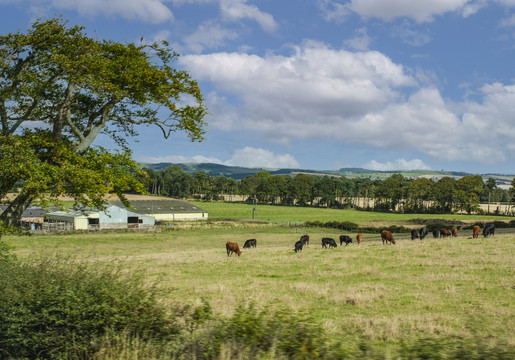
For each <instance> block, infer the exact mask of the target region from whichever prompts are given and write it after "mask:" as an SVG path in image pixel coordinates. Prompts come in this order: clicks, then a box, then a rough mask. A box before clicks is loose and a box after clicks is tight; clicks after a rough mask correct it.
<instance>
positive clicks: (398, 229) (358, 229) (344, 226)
mask: <svg viewBox="0 0 515 360" xmlns="http://www.w3.org/2000/svg"><path fill="white" fill-rule="evenodd" d="M304 225H305V226H306V227H325V228H330V229H339V230H345V231H350V232H354V233H365V234H379V233H381V231H383V230H388V231H391V232H392V233H409V232H410V231H411V230H410V229H408V228H406V227H404V226H398V225H388V226H385V227H374V226H359V225H358V224H355V223H352V222H350V221H342V222H338V221H328V222H321V221H306V222H305V223H304Z"/></svg>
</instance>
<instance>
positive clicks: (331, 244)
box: [322, 238, 337, 249]
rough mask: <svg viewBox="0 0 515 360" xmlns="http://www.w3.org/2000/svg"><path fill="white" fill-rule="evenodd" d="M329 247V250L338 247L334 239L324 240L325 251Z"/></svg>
mask: <svg viewBox="0 0 515 360" xmlns="http://www.w3.org/2000/svg"><path fill="white" fill-rule="evenodd" d="M327 246H329V248H332V247H334V248H335V247H337V246H336V241H334V239H331V238H322V247H323V248H324V249H325V248H327Z"/></svg>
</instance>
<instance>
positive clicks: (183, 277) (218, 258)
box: [4, 203, 515, 347]
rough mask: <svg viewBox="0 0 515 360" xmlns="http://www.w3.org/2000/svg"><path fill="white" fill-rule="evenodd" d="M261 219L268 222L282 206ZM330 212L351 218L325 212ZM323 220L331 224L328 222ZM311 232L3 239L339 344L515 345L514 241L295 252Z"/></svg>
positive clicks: (20, 249) (316, 236)
mask: <svg viewBox="0 0 515 360" xmlns="http://www.w3.org/2000/svg"><path fill="white" fill-rule="evenodd" d="M204 204H205V203H202V205H204ZM199 205H200V204H199ZM210 206H212V207H208V206H202V207H203V208H204V209H206V210H208V211H210V212H211V211H213V212H215V209H223V208H224V207H223V206H221V205H220V204H210ZM236 208H238V209H246V208H245V207H244V206H243V205H236V206H234V205H231V211H235V212H236V211H237V210H236ZM258 209H261V211H262V214H265V213H266V211H272V210H273V209H279V208H277V207H261V206H260V207H259V208H258ZM315 210H316V209H303V208H292V209H284V210H283V211H284V214H281V215H276V217H273V218H271V219H270V220H272V219H273V220H274V221H277V220H281V219H282V220H286V219H291V218H290V217H289V215H291V214H295V215H298V218H297V219H298V220H305V219H306V218H304V217H302V216H307V215H308V214H310V213H311V214H315V213H316V211H315ZM258 211H259V210H258ZM297 211H298V212H297ZM302 211H308V212H306V213H303V212H302ZM326 211H327V212H330V213H333V214H335V212H336V213H338V214H353V212H352V211H342V210H326V209H318V212H320V213H325V212H326ZM227 214H228V212H225V213H222V214H221V215H217V214H216V213H215V214H213V215H212V217H218V216H219V217H220V218H224V217H226V216H227ZM270 214H271V212H270ZM365 215H369V214H367V213H361V212H360V213H357V214H356V215H355V217H354V218H351V219H346V220H350V221H360V219H363V216H365ZM370 215H373V214H370ZM379 215H380V216H385V217H386V216H392V215H389V214H379ZM270 216H271V215H270ZM319 216H320V217H321V218H319V219H321V220H323V219H325V218H324V216H325V214H323V215H319ZM376 216H377V215H376ZM243 217H244V216H243ZM372 219H373V218H372ZM267 220H268V219H267ZM305 231H307V230H306V229H302V228H294V227H288V226H281V225H266V224H261V225H260V224H257V225H255V224H248V225H245V224H243V225H240V226H238V227H227V228H224V227H217V226H211V225H209V224H206V226H204V227H203V228H199V229H196V230H177V231H163V232H160V233H109V234H108V233H90V234H72V235H40V236H31V237H14V236H5V237H4V240H5V241H7V242H8V243H10V244H12V245H14V246H15V253H16V254H17V255H18V257H19V258H22V259H23V258H30V257H41V256H55V254H59V256H62V257H66V258H71V259H77V260H78V261H87V262H91V263H93V264H99V265H100V264H104V263H113V262H114V263H118V264H119V266H121V267H122V268H123V269H125V270H127V271H131V272H138V273H143V275H144V276H145V278H146V279H147V281H148V283H149V284H150V283H157V284H158V287H159V289H161V290H162V293H161V294H162V295H160V296H161V301H162V302H164V303H180V304H192V305H199V304H201V303H202V301H203V300H207V301H208V302H209V303H210V304H211V305H212V307H213V311H214V312H215V313H216V314H219V315H222V316H229V315H231V314H233V312H234V309H235V308H236V307H238V306H239V305H245V304H255V305H256V306H257V307H258V308H270V309H278V310H280V309H291V310H292V311H301V312H307V313H309V314H311V315H312V317H313V318H314V320H315V321H318V322H319V323H320V324H321V325H322V326H323V328H324V329H325V330H326V331H327V333H328V334H330V336H332V337H335V338H339V339H342V337H345V339H346V341H347V343H348V346H349V347H353V346H355V345H356V344H357V342H358V341H360V340H363V339H366V340H367V341H370V342H371V343H375V344H382V345H381V346H386V347H388V346H393V347H395V346H397V345H398V344H399V342H401V341H404V340H407V339H413V338H418V337H425V336H427V337H434V338H446V339H448V338H469V339H473V338H481V339H482V340H484V341H486V342H491V341H495V342H504V343H508V344H511V345H515V337H514V336H513V334H515V321H514V319H515V291H514V289H515V283H514V279H515V235H513V234H502V235H496V236H495V237H493V238H487V239H484V238H482V237H481V238H479V239H472V238H471V236H470V235H468V234H467V235H460V236H458V237H457V238H448V239H432V238H426V239H424V240H423V241H420V240H417V241H411V240H408V238H407V236H399V237H398V242H397V245H391V246H383V245H382V243H381V241H380V239H379V237H378V236H377V235H368V234H366V235H365V237H364V241H363V243H362V244H361V245H358V244H356V243H353V244H350V245H349V246H342V247H340V246H338V248H336V249H322V247H321V245H320V239H321V237H323V236H330V237H333V238H335V239H338V236H339V233H338V232H336V231H333V230H329V229H309V230H308V231H309V232H308V233H309V235H310V237H311V241H310V244H309V246H307V247H305V248H304V250H303V251H302V253H294V251H293V244H294V243H295V241H297V240H298V239H299V237H300V236H301V235H302V234H303V233H304V232H305ZM349 235H351V236H352V237H355V235H356V234H349ZM249 238H256V239H257V243H258V246H257V248H256V249H243V253H242V255H241V257H236V256H231V257H228V256H227V254H226V250H225V243H226V242H227V241H235V242H237V243H239V245H240V247H242V246H243V243H244V241H245V240H246V239H249Z"/></svg>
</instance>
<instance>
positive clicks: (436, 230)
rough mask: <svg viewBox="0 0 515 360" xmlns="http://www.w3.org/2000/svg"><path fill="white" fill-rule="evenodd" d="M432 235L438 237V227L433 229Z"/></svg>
mask: <svg viewBox="0 0 515 360" xmlns="http://www.w3.org/2000/svg"><path fill="white" fill-rule="evenodd" d="M433 237H434V238H435V239H438V238H439V237H440V230H438V229H434V230H433Z"/></svg>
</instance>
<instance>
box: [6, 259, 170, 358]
mask: <svg viewBox="0 0 515 360" xmlns="http://www.w3.org/2000/svg"><path fill="white" fill-rule="evenodd" d="M0 288H1V289H2V290H3V291H2V292H1V293H0V349H2V351H3V353H2V354H0V357H2V356H6V357H8V358H11V357H12V358H49V359H51V358H61V357H62V355H61V354H63V353H67V354H73V356H71V357H70V356H68V357H69V358H85V357H88V356H90V355H91V354H92V353H94V352H95V350H96V348H97V347H98V344H99V343H100V342H101V341H102V340H101V339H102V338H104V337H105V334H106V333H108V332H111V333H127V334H130V335H132V336H137V337H140V338H142V339H156V338H159V339H162V340H168V339H170V338H172V337H173V336H174V335H176V334H177V333H178V327H177V326H176V324H175V322H174V321H173V318H171V317H169V316H168V315H167V312H166V311H165V310H164V309H163V308H162V307H160V306H159V305H158V304H157V301H156V299H155V297H154V296H155V292H151V291H148V290H147V289H144V287H143V283H142V281H141V279H139V278H138V277H135V276H130V277H129V276H122V275H121V274H120V273H119V272H118V271H117V270H116V269H113V268H109V269H108V268H93V267H92V266H89V265H87V264H84V263H76V262H71V261H66V260H63V259H59V258H53V259H43V260H35V261H27V262H19V261H12V262H0Z"/></svg>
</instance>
